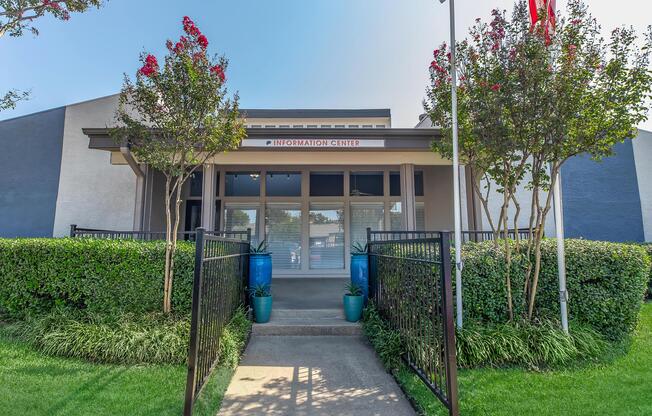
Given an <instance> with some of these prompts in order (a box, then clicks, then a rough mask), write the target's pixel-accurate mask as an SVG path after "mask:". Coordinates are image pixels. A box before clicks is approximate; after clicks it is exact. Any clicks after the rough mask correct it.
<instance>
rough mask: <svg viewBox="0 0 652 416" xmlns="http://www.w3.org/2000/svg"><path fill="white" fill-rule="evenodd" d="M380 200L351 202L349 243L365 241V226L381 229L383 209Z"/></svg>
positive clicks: (382, 226)
mask: <svg viewBox="0 0 652 416" xmlns="http://www.w3.org/2000/svg"><path fill="white" fill-rule="evenodd" d="M383 205H384V204H383V203H382V202H378V203H365V204H360V203H351V244H353V243H362V244H366V242H367V227H371V230H372V231H382V230H383V229H384V223H385V209H384V206H383Z"/></svg>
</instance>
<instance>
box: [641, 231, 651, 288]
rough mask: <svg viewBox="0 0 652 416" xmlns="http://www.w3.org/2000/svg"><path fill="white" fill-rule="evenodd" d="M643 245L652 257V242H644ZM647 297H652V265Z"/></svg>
mask: <svg viewBox="0 0 652 416" xmlns="http://www.w3.org/2000/svg"><path fill="white" fill-rule="evenodd" d="M642 246H643V248H644V249H645V250H647V254H648V255H649V256H650V259H652V243H645V244H642ZM646 298H647V299H652V267H650V277H649V280H648V282H647V293H646Z"/></svg>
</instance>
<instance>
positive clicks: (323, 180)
mask: <svg viewBox="0 0 652 416" xmlns="http://www.w3.org/2000/svg"><path fill="white" fill-rule="evenodd" d="M310 196H344V174H343V173H342V172H311V173H310Z"/></svg>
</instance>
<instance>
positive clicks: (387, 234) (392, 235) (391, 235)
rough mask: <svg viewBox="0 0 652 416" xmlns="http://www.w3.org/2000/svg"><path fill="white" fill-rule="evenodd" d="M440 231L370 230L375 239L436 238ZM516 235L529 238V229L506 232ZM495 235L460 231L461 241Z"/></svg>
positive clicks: (512, 236) (487, 238)
mask: <svg viewBox="0 0 652 416" xmlns="http://www.w3.org/2000/svg"><path fill="white" fill-rule="evenodd" d="M441 232H442V231H372V233H373V234H374V238H375V239H376V241H390V240H404V239H422V238H436V237H438V236H439V234H441ZM448 234H449V235H450V241H451V244H455V234H454V233H453V232H449V233H448ZM504 235H505V233H504V232H500V233H499V235H498V238H503V236H504ZM517 236H518V238H519V239H520V240H527V239H529V238H530V230H529V229H528V228H519V229H517V230H509V231H508V232H507V238H511V239H515V238H516V237H517ZM495 237H496V236H495V235H494V233H493V232H492V231H477V230H469V231H462V243H468V242H478V243H479V242H482V241H492V240H494V239H495Z"/></svg>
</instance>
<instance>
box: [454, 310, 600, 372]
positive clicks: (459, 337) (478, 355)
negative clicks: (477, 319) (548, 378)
mask: <svg viewBox="0 0 652 416" xmlns="http://www.w3.org/2000/svg"><path fill="white" fill-rule="evenodd" d="M559 328H560V325H559V323H555V322H552V321H542V322H537V323H533V324H530V323H526V322H512V323H506V324H501V325H485V326H479V325H473V323H470V324H467V325H465V326H464V328H463V329H461V330H457V334H456V342H457V344H456V347H457V363H458V365H459V366H460V367H467V368H471V367H483V366H493V367H501V366H506V365H517V366H525V367H530V368H532V367H550V366H555V365H559V364H566V363H570V362H573V361H584V360H595V359H598V358H600V357H601V356H602V355H603V354H604V353H605V352H606V351H607V349H608V345H609V344H608V343H607V342H605V341H604V340H603V339H602V337H601V336H600V335H599V334H598V333H597V332H596V331H594V330H593V329H591V328H589V327H586V326H573V328H571V331H570V336H566V334H564V333H563V331H561V330H560V329H559Z"/></svg>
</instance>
